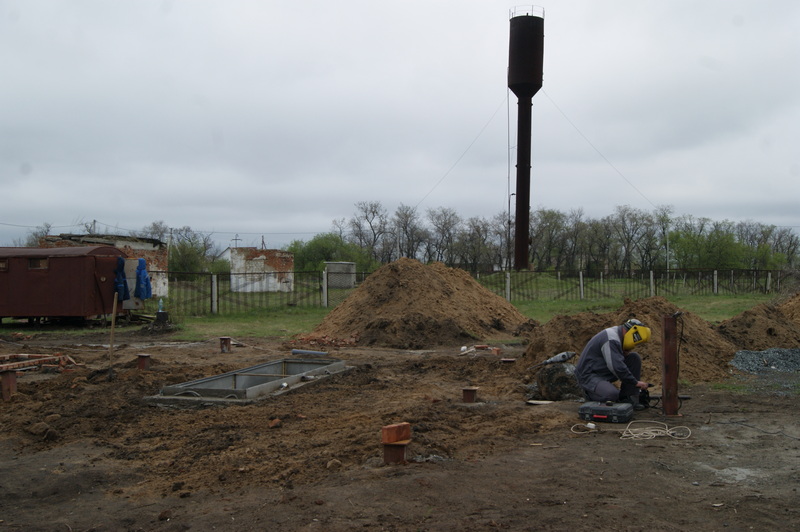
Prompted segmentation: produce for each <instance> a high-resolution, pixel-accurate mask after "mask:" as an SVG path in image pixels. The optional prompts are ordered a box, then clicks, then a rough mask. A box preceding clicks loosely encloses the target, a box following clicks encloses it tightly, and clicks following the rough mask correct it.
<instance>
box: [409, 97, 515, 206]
mask: <svg viewBox="0 0 800 532" xmlns="http://www.w3.org/2000/svg"><path fill="white" fill-rule="evenodd" d="M507 99H508V95H507V94H506V96H505V98H503V101H501V102H500V105H498V106H497V109H495V110H494V112H493V113H492V116H491V117H489V120H488V121H487V122H486V123H485V124H484V125H483V127H482V128H481V130H480V131H478V134H477V135H475V138H474V139H472V142H470V143H469V146H467V148H466V149H465V150H464V152H463V153H462V154H461V155H460V156H459V157H458V159H456V162H454V163H453V164H452V166H450V168H449V169H448V170H447V171H446V172H445V173H444V175H443V176H442V177H440V178H439V180H438V181H437V182H436V184H434V185H433V187H431V189H430V190H429V191H428V193H427V194H425V195H424V196H423V197H422V199H421V200H419V202H418V203H417V204H416V205H415V206H414V210H416V209H417V207H419V206H420V205H421V204H422V202H423V201H425V200H426V199H427V198H428V196H430V195H431V194H432V193H433V191H434V190H436V188H437V187H438V186H439V185H440V184H441V183H442V181H444V180H445V178H446V177H447V176H448V175H450V172H452V171H453V169H454V168H455V167H456V166H458V163H460V162H461V159H463V158H464V156H465V155H466V154H467V152H468V151H469V150H470V149H472V146H474V145H475V143H476V142H477V141H478V139H479V138H480V137H481V135H483V132H484V131H486V128H487V127H489V124H491V123H492V120H494V117H495V116H497V113H498V112H499V111H500V109H502V108H503V104H504V103H505V102H506V100H507Z"/></svg>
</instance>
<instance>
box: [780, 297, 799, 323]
mask: <svg viewBox="0 0 800 532" xmlns="http://www.w3.org/2000/svg"><path fill="white" fill-rule="evenodd" d="M778 309H779V310H780V311H781V312H783V314H784V315H785V316H786V317H787V318H789V319H790V320H793V321H796V322H800V292H797V293H795V294H793V295H791V296H789V297H788V298H787V299H786V300H785V301H783V302H781V303H780V304H778Z"/></svg>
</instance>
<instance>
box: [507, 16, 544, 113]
mask: <svg viewBox="0 0 800 532" xmlns="http://www.w3.org/2000/svg"><path fill="white" fill-rule="evenodd" d="M513 15H514V16H512V18H511V29H510V34H509V45H508V88H509V89H511V90H512V91H513V92H514V94H516V96H517V98H531V97H533V95H534V94H536V91H538V90H539V89H541V88H542V70H543V65H542V63H543V61H544V13H543V12H542V13H541V14H540V13H539V12H537V11H535V10H531V11H529V12H524V13H523V14H520V15H517V14H516V13H513Z"/></svg>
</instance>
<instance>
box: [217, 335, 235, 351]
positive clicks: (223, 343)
mask: <svg viewBox="0 0 800 532" xmlns="http://www.w3.org/2000/svg"><path fill="white" fill-rule="evenodd" d="M231 343H232V338H231V337H230V336H221V337H220V339H219V350H220V352H221V353H230V352H231Z"/></svg>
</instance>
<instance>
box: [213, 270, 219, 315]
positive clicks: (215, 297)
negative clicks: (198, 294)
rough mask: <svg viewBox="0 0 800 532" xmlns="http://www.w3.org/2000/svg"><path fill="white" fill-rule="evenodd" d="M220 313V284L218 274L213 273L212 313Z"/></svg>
mask: <svg viewBox="0 0 800 532" xmlns="http://www.w3.org/2000/svg"><path fill="white" fill-rule="evenodd" d="M218 313H219V284H218V283H217V274H216V273H212V274H211V314H218Z"/></svg>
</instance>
